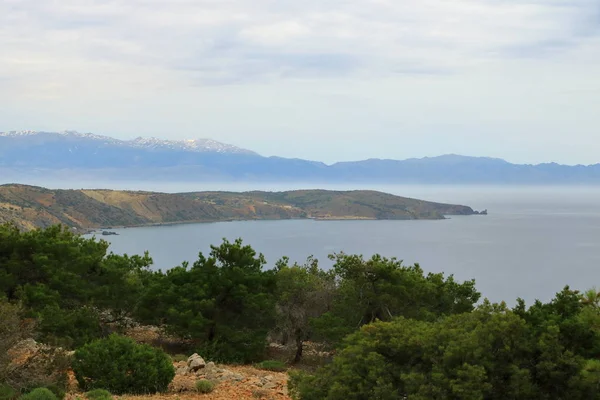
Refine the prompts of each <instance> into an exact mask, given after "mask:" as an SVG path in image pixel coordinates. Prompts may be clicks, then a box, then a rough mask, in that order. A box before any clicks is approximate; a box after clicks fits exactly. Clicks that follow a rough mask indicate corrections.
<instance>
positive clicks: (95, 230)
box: [80, 212, 485, 236]
mask: <svg viewBox="0 0 600 400" xmlns="http://www.w3.org/2000/svg"><path fill="white" fill-rule="evenodd" d="M475 215H485V214H480V213H477V212H474V213H473V214H447V215H444V216H442V217H441V218H372V217H358V216H346V217H304V218H228V219H212V220H193V221H172V222H155V223H149V224H138V225H111V226H110V227H98V228H81V230H83V232H80V234H81V235H91V234H94V233H100V235H101V236H102V231H110V230H112V229H134V228H149V227H161V226H174V225H190V224H215V223H220V222H251V221H306V220H312V221H317V222H319V221H443V220H447V219H449V218H447V216H450V217H452V216H465V217H469V216H475ZM108 236H110V235H108Z"/></svg>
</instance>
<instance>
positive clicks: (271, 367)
mask: <svg viewBox="0 0 600 400" xmlns="http://www.w3.org/2000/svg"><path fill="white" fill-rule="evenodd" d="M256 366H257V367H258V368H260V369H264V370H267V371H273V372H283V371H287V369H288V367H287V365H286V364H285V363H284V362H282V361H277V360H265V361H261V362H259V363H258V364H257V365H256Z"/></svg>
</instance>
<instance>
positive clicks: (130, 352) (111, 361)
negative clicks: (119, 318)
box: [73, 334, 175, 394]
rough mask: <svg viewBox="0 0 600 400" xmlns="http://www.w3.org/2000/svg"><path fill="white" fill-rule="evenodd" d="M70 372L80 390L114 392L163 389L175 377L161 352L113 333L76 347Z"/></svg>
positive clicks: (146, 391)
mask: <svg viewBox="0 0 600 400" xmlns="http://www.w3.org/2000/svg"><path fill="white" fill-rule="evenodd" d="M73 371H74V372H75V376H76V378H77V381H78V382H79V386H80V387H81V389H83V390H92V389H107V390H110V391H111V393H115V394H126V393H127V394H148V393H156V392H164V391H166V390H167V387H168V386H169V383H170V382H171V380H172V379H173V378H174V377H175V369H174V368H173V364H172V363H171V359H170V358H169V356H168V355H167V354H166V353H165V352H163V351H162V350H160V349H156V348H154V347H151V346H149V345H146V344H138V343H136V342H135V341H133V340H132V339H130V338H126V337H123V336H119V335H114V334H113V335H111V336H109V337H108V338H106V339H100V340H96V341H93V342H91V343H89V344H87V345H85V346H83V347H81V348H79V349H78V350H77V351H76V352H75V360H74V362H73Z"/></svg>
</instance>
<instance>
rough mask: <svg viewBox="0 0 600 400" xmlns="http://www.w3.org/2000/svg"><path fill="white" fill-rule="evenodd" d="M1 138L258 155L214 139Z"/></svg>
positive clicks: (73, 134) (69, 134)
mask: <svg viewBox="0 0 600 400" xmlns="http://www.w3.org/2000/svg"><path fill="white" fill-rule="evenodd" d="M0 137H10V138H23V139H25V138H27V137H38V138H40V139H42V138H44V137H54V138H57V137H60V138H66V139H89V140H94V141H101V142H103V143H109V144H112V145H119V146H127V147H136V148H145V149H153V150H180V151H190V152H196V153H222V154H252V155H257V154H256V153H255V152H253V151H250V150H246V149H242V148H240V147H237V146H234V145H231V144H226V143H221V142H217V141H216V140H213V139H188V140H166V139H159V138H155V137H150V138H144V137H137V138H135V139H133V140H119V139H115V138H111V137H108V136H101V135H95V134H92V133H79V132H77V131H71V130H67V131H62V132H40V131H29V130H28V131H10V132H0Z"/></svg>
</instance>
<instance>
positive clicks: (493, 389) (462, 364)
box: [0, 225, 600, 400]
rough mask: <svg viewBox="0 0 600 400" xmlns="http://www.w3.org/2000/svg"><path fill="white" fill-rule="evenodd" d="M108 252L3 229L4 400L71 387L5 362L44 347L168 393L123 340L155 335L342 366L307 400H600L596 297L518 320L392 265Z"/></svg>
mask: <svg viewBox="0 0 600 400" xmlns="http://www.w3.org/2000/svg"><path fill="white" fill-rule="evenodd" d="M107 249H108V245H107V243H106V242H103V241H97V240H95V239H84V238H82V237H80V236H77V235H75V234H73V233H72V232H70V231H69V230H68V229H65V228H63V227H59V226H53V227H50V228H47V229H43V230H32V231H27V232H25V231H21V230H19V229H18V228H17V227H16V226H14V225H0V317H1V318H2V319H3V322H5V323H3V324H0V386H1V387H2V388H3V389H2V391H3V392H6V393H17V394H18V393H27V392H29V391H31V390H32V389H33V388H34V387H42V386H43V387H51V385H50V384H52V385H54V386H53V387H56V386H57V385H60V384H61V382H63V381H61V380H60V379H59V375H60V372H61V371H62V372H63V373H64V366H60V367H59V366H56V371H57V373H58V375H52V376H54V377H55V379H54V381H48V380H47V379H46V380H43V379H37V382H39V383H36V379H35V378H36V377H34V376H32V375H31V373H29V375H28V376H27V378H26V380H29V381H30V382H24V380H23V376H20V375H19V371H18V370H15V369H14V368H13V367H12V366H11V365H12V364H11V360H10V356H8V357H5V356H3V355H4V354H9V353H10V349H11V348H12V347H13V346H14V345H15V344H16V343H19V342H20V341H21V340H22V339H23V338H26V337H30V336H31V335H32V334H35V337H36V339H37V340H39V341H41V342H44V343H47V344H52V345H60V346H63V347H64V348H65V349H73V350H76V352H75V358H74V360H72V366H73V367H74V369H75V372H76V373H77V377H78V379H79V380H80V383H81V384H82V385H83V386H84V389H85V390H87V389H92V388H94V389H107V390H110V391H111V392H113V393H147V392H153V391H162V390H165V388H166V385H167V384H168V381H169V380H170V379H171V378H172V376H173V374H174V370H173V368H172V364H171V361H170V360H169V359H168V358H167V357H166V356H164V354H162V353H161V352H160V351H154V350H153V349H152V348H149V347H147V346H142V347H139V345H136V344H134V343H133V342H132V341H131V340H129V339H126V338H123V337H121V336H117V335H114V333H123V332H124V329H125V327H126V325H130V324H132V323H143V324H153V325H156V326H160V327H162V328H164V329H166V330H167V331H168V332H170V333H171V334H172V335H174V336H176V337H178V338H180V340H181V343H184V344H185V346H187V347H186V351H187V350H190V351H197V352H198V353H200V354H203V355H204V356H206V357H207V358H208V359H210V360H215V361H230V362H231V361H233V362H243V363H250V362H252V363H254V362H256V363H258V364H257V365H259V366H262V367H263V368H265V369H270V370H282V369H284V366H283V365H282V364H281V363H278V362H277V361H276V360H272V359H271V358H269V357H270V355H269V354H268V352H267V344H268V342H269V341H277V342H280V343H283V344H288V343H289V344H291V345H293V347H294V348H295V351H294V354H292V355H291V356H290V358H289V360H288V362H289V364H288V365H290V366H293V365H294V364H295V363H298V362H301V361H302V359H303V357H304V349H305V345H306V343H307V342H318V343H320V344H321V345H322V346H325V347H326V348H329V349H332V350H334V353H335V357H333V359H332V361H331V362H329V363H327V364H326V365H324V366H322V367H321V368H319V369H318V370H316V371H315V370H313V371H309V372H304V373H298V372H293V371H294V368H292V372H291V375H292V380H291V389H292V392H293V395H294V396H295V397H296V398H297V399H301V400H313V399H330V400H337V399H344V400H346V399H347V400H352V399H355V400H359V399H385V400H387V399H389V400H392V399H394V400H395V399H398V400H400V399H410V400H425V399H456V400H472V399H481V400H496V399H498V400H500V399H515V400H521V399H523V400H546V399H548V400H549V399H576V400H578V399H581V400H593V399H600V390H599V389H600V306H599V304H600V295H598V293H597V292H596V291H593V290H592V291H588V292H586V293H584V294H581V293H579V292H577V291H573V290H571V289H569V288H568V287H567V288H565V289H564V290H562V291H561V292H559V293H558V294H557V295H556V297H555V298H554V299H553V300H552V301H550V302H548V303H542V302H536V303H534V304H533V305H531V306H529V307H527V306H526V305H525V304H524V302H523V301H522V300H518V301H517V305H516V306H515V307H514V308H512V309H511V308H509V307H507V306H506V305H505V304H490V303H489V302H488V301H486V300H484V301H482V302H480V301H479V300H480V294H479V293H478V292H477V290H476V288H475V283H474V282H473V281H465V282H457V281H456V280H455V279H454V278H453V277H452V276H445V275H443V274H441V273H440V274H436V273H425V272H424V271H423V270H422V269H421V268H420V266H419V265H403V264H402V263H401V262H400V261H398V260H396V259H394V258H385V257H382V256H378V255H376V256H374V257H372V258H369V259H365V258H363V257H362V256H359V255H349V254H334V255H332V259H333V260H334V267H333V268H332V269H331V270H328V271H325V270H323V269H321V268H320V267H319V264H318V261H317V260H315V259H312V258H309V259H308V260H307V262H306V263H305V264H302V265H299V264H291V263H290V262H289V260H288V259H285V258H284V259H282V260H280V261H279V262H277V263H276V267H275V268H274V269H272V270H266V269H265V268H264V265H265V260H264V257H263V256H262V255H261V254H257V253H256V252H255V250H254V249H252V248H251V247H250V246H247V245H244V244H243V242H242V241H241V240H236V241H233V242H229V241H226V240H225V241H224V242H223V243H222V244H221V245H219V246H213V247H212V250H211V252H210V254H208V255H206V256H204V255H202V254H200V255H199V257H198V260H196V261H195V262H194V263H193V264H184V265H181V266H178V267H175V268H173V269H171V270H169V271H166V272H162V271H158V272H153V271H151V270H150V269H149V268H148V267H149V266H150V265H151V263H152V260H151V259H150V257H149V256H148V255H147V254H145V255H140V256H125V255H114V254H108V253H107ZM25 321H31V323H32V326H33V325H35V326H34V328H35V329H34V330H33V331H31V330H29V329H26V327H27V324H26V323H25ZM111 334H112V335H111ZM179 350H180V349H179ZM261 361H262V362H261ZM117 364H118V365H121V366H122V368H113V367H114V365H117ZM127 371H129V372H127ZM132 371H145V372H144V373H143V374H141V375H139V376H137V375H135V374H133V372H132ZM46 372H47V371H46ZM48 376H50V375H48ZM145 377H149V379H146V378H145ZM27 383H29V384H27ZM63 383H64V382H63ZM2 385H3V386H2ZM44 393H46V392H45V391H44Z"/></svg>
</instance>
